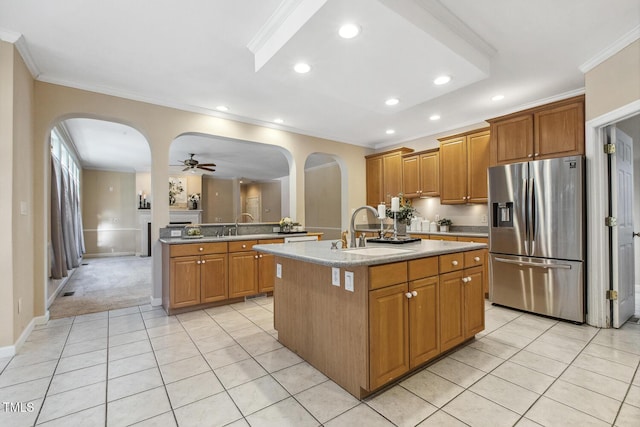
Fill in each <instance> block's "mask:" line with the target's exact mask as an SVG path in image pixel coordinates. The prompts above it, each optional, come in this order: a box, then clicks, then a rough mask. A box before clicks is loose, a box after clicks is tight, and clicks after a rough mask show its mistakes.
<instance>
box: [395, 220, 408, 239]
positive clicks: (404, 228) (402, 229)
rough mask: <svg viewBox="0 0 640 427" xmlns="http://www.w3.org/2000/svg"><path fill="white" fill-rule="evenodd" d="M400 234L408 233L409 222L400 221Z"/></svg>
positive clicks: (398, 229)
mask: <svg viewBox="0 0 640 427" xmlns="http://www.w3.org/2000/svg"><path fill="white" fill-rule="evenodd" d="M397 231H398V236H406V235H407V224H405V223H403V222H399V223H398V228H397Z"/></svg>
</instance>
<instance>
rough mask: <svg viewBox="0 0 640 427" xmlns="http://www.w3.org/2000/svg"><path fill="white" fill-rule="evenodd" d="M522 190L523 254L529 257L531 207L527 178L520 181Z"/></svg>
mask: <svg viewBox="0 0 640 427" xmlns="http://www.w3.org/2000/svg"><path fill="white" fill-rule="evenodd" d="M522 181H523V182H522V189H523V190H524V191H523V192H522V203H523V206H524V209H523V211H524V217H525V218H524V252H525V254H526V255H528V256H529V255H531V247H530V245H529V237H530V235H531V234H530V233H529V230H530V228H531V225H530V224H529V218H530V217H531V212H530V211H531V205H530V204H529V181H530V180H529V178H523V179H522Z"/></svg>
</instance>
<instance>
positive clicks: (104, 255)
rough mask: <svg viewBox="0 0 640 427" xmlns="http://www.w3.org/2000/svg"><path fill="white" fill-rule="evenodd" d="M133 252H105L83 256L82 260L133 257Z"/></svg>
mask: <svg viewBox="0 0 640 427" xmlns="http://www.w3.org/2000/svg"><path fill="white" fill-rule="evenodd" d="M135 255H136V253H135V252H105V253H99V254H84V255H83V258H106V257H115V256H135Z"/></svg>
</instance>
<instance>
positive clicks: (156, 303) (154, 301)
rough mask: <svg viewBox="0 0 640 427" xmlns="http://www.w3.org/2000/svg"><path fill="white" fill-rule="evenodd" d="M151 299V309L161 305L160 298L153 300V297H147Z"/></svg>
mask: <svg viewBox="0 0 640 427" xmlns="http://www.w3.org/2000/svg"><path fill="white" fill-rule="evenodd" d="M149 298H150V299H151V305H152V306H153V307H158V306H161V305H162V298H154V297H149Z"/></svg>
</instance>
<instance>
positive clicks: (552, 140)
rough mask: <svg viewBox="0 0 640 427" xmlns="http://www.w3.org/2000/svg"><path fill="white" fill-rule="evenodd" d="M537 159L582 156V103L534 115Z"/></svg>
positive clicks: (535, 153) (535, 154) (535, 155)
mask: <svg viewBox="0 0 640 427" xmlns="http://www.w3.org/2000/svg"><path fill="white" fill-rule="evenodd" d="M534 124H535V143H534V147H535V150H534V153H533V156H534V157H535V158H537V159H548V158H552V157H562V156H572V155H577V154H584V103H583V102H575V103H572V104H568V105H563V106H559V107H556V108H552V109H549V110H544V111H538V112H536V113H535V114H534Z"/></svg>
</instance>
